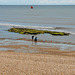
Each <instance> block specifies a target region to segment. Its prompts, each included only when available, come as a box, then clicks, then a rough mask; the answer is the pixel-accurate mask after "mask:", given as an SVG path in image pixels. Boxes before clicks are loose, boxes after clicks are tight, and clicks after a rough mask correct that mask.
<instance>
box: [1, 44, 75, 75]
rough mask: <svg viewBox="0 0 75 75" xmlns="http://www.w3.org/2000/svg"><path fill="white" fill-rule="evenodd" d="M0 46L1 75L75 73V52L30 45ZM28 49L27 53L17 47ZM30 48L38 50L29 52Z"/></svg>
mask: <svg viewBox="0 0 75 75" xmlns="http://www.w3.org/2000/svg"><path fill="white" fill-rule="evenodd" d="M0 48H10V49H13V48H14V50H6V51H0V75H75V52H74V51H60V50H59V49H58V48H48V47H41V46H29V45H5V46H0ZM18 48H19V49H23V48H24V50H27V52H26V53H23V52H17V51H15V50H16V49H18ZM30 50H34V51H35V50H36V51H38V52H35V53H29V51H30Z"/></svg>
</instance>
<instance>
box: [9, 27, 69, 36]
mask: <svg viewBox="0 0 75 75" xmlns="http://www.w3.org/2000/svg"><path fill="white" fill-rule="evenodd" d="M8 31H9V32H15V33H19V34H34V35H36V34H44V33H49V34H52V35H59V36H64V35H70V33H65V32H55V31H47V30H36V29H27V28H11V29H9V30H8Z"/></svg>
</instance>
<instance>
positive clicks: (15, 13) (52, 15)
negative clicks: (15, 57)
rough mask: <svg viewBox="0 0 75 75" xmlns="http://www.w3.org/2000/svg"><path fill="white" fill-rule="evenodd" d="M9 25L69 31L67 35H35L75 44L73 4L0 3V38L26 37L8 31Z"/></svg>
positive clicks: (28, 36) (74, 10) (28, 37)
mask: <svg viewBox="0 0 75 75" xmlns="http://www.w3.org/2000/svg"><path fill="white" fill-rule="evenodd" d="M11 27H20V28H32V29H40V30H49V31H60V32H67V33H70V35H69V36H53V35H50V34H39V35H36V36H37V37H38V39H39V40H43V39H45V40H49V41H54V42H67V43H70V44H73V45H74V44H75V6H74V5H67V6H66V5H34V6H33V9H31V8H30V5H0V38H12V39H15V38H27V39H31V36H32V35H22V34H18V33H13V32H8V31H7V30H8V29H10V28H11Z"/></svg>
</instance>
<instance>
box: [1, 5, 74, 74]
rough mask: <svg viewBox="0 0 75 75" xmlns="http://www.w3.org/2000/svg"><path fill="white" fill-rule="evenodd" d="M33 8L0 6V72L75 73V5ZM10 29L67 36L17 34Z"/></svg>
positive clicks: (28, 6) (37, 6) (26, 6)
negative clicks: (43, 31) (33, 38)
mask: <svg viewBox="0 0 75 75" xmlns="http://www.w3.org/2000/svg"><path fill="white" fill-rule="evenodd" d="M33 7H34V9H30V5H15V6H14V5H0V75H75V9H74V8H75V6H73V5H67V6H65V5H54V6H53V5H42V6H41V5H34V6H33ZM11 28H26V29H36V30H47V31H51V32H54V33H56V32H62V33H69V34H70V35H67V36H66V35H64V36H61V35H51V34H49V33H43V34H37V35H34V34H22V33H21V34H19V33H17V32H15V33H14V32H10V31H8V30H9V29H11ZM31 32H32V31H31ZM34 32H35V31H34ZM27 33H29V31H28V32H27ZM32 36H34V37H37V42H35V41H34V40H33V41H32Z"/></svg>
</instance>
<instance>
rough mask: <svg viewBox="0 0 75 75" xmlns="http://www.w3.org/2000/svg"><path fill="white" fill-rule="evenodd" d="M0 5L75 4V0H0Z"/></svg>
mask: <svg viewBox="0 0 75 75" xmlns="http://www.w3.org/2000/svg"><path fill="white" fill-rule="evenodd" d="M0 5H75V0H0Z"/></svg>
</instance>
